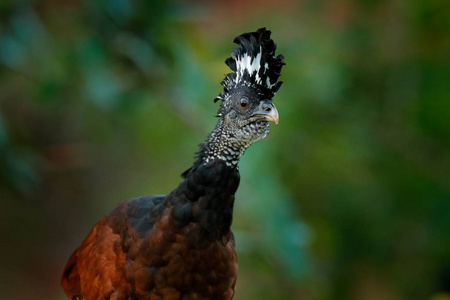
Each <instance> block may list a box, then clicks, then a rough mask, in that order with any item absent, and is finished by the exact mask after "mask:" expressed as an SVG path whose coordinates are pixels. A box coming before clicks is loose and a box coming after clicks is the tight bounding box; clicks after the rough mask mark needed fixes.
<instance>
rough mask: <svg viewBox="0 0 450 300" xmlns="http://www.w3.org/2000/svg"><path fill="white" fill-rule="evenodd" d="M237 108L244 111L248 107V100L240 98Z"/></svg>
mask: <svg viewBox="0 0 450 300" xmlns="http://www.w3.org/2000/svg"><path fill="white" fill-rule="evenodd" d="M239 106H240V107H241V108H243V109H246V108H247V106H248V100H247V99H246V98H242V99H241V101H240V102H239Z"/></svg>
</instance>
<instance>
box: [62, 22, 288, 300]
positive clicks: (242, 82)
mask: <svg viewBox="0 0 450 300" xmlns="http://www.w3.org/2000/svg"><path fill="white" fill-rule="evenodd" d="M235 42H236V43H237V44H238V48H237V49H236V50H235V51H233V53H232V56H231V57H230V58H228V59H227V60H226V63H227V65H228V66H229V67H230V68H231V70H232V71H234V73H230V74H227V75H226V77H225V79H224V80H223V81H222V84H223V85H224V91H223V92H222V93H221V94H220V95H219V96H218V97H217V98H216V101H217V100H221V101H222V103H221V106H220V109H219V112H218V117H219V119H218V122H217V125H216V127H215V128H214V130H213V131H212V132H211V133H210V135H209V136H208V138H207V140H206V142H205V143H204V144H202V145H201V146H200V151H199V152H198V153H197V159H196V161H195V162H194V164H193V166H192V167H191V168H190V169H188V170H187V171H185V172H184V173H183V174H182V176H183V178H184V179H183V181H182V182H181V183H180V185H179V186H178V187H177V188H176V189H174V190H173V191H172V192H171V193H170V194H169V195H167V196H165V195H156V196H143V197H139V198H134V199H130V200H127V201H125V202H123V203H121V204H120V205H119V206H117V207H116V208H115V209H113V210H112V211H111V212H110V213H108V214H107V215H105V216H104V217H103V218H102V219H101V220H100V221H99V222H98V223H97V224H96V225H95V226H94V228H93V229H92V231H91V232H90V233H89V235H88V236H87V237H86V239H85V240H84V242H83V243H82V244H81V246H80V247H78V248H77V249H76V250H75V252H74V253H73V254H72V256H71V258H70V259H69V261H68V263H67V265H66V268H65V271H64V274H63V277H62V286H63V288H64V290H65V292H66V294H67V295H68V296H69V297H71V298H73V299H77V298H83V299H152V300H154V299H219V300H220V299H231V298H232V297H233V294H234V286H235V283H236V273H237V261H236V252H235V250H234V238H233V234H232V232H231V230H230V226H231V223H232V216H233V205H234V200H235V196H234V195H235V192H236V190H237V188H238V186H239V181H240V176H239V170H238V162H239V158H240V157H241V155H242V154H243V153H244V152H245V150H246V149H247V148H248V147H249V146H250V145H251V144H252V143H254V142H256V141H258V140H260V139H262V138H265V137H266V136H267V134H268V132H269V124H268V123H269V122H275V123H277V122H278V112H277V110H276V108H275V106H274V105H273V103H272V97H273V96H274V95H275V93H276V92H277V90H278V89H279V87H280V85H281V82H278V81H277V80H278V77H279V75H280V71H281V67H282V65H283V64H284V63H283V61H282V60H283V57H282V56H280V55H279V56H277V57H275V49H276V45H275V43H274V42H273V41H272V40H271V39H270V31H268V30H266V29H264V28H262V29H259V30H258V31H256V32H252V33H245V34H243V35H241V36H238V37H237V38H236V39H235Z"/></svg>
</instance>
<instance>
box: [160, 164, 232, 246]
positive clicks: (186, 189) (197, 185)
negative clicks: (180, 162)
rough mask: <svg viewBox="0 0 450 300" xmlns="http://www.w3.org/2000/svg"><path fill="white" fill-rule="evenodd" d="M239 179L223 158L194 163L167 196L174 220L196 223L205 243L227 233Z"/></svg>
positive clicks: (181, 222)
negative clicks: (182, 179)
mask: <svg viewBox="0 0 450 300" xmlns="http://www.w3.org/2000/svg"><path fill="white" fill-rule="evenodd" d="M239 181H240V176H239V172H238V170H237V168H234V167H230V166H228V165H227V164H226V163H225V162H224V161H221V160H216V161H214V162H209V163H206V164H199V165H194V166H193V167H192V168H191V169H189V170H188V173H187V174H186V175H185V179H184V181H183V182H182V183H181V184H180V185H179V186H178V188H177V189H175V190H174V191H173V192H172V193H171V195H169V196H168V203H169V206H172V217H173V219H174V220H176V221H177V222H178V224H179V226H182V227H183V226H187V225H188V224H191V223H194V224H198V226H200V230H201V233H202V236H201V238H202V239H203V240H204V241H205V242H208V241H211V240H217V239H218V240H220V239H221V237H223V236H226V235H229V232H230V226H231V222H232V216H233V206H234V194H235V193H236V190H237V188H238V186H239Z"/></svg>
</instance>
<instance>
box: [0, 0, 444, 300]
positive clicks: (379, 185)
mask: <svg viewBox="0 0 450 300" xmlns="http://www.w3.org/2000/svg"><path fill="white" fill-rule="evenodd" d="M233 3H234V2H231V3H229V2H225V1H218V2H208V3H204V2H196V1H190V2H182V1H156V0H155V1H153V0H152V1H140V0H110V1H106V0H102V1H62V2H61V1H59V2H58V1H50V2H49V1H43V2H38V1H31V0H23V1H2V2H1V3H0V179H1V182H0V197H1V205H2V211H3V215H2V219H1V220H0V228H2V231H1V233H2V236H3V237H4V238H5V239H6V246H5V247H2V249H0V257H1V258H2V260H4V261H2V270H1V272H0V289H1V290H2V291H3V295H4V298H11V299H33V298H36V299H62V298H63V296H62V291H61V289H60V288H59V287H58V284H57V283H58V282H59V276H60V272H61V270H62V267H63V264H64V263H65V261H66V259H67V257H68V256H69V255H70V251H72V250H73V249H74V247H75V246H76V245H77V244H78V243H79V242H80V240H81V239H82V238H83V237H84V235H85V233H86V232H87V231H88V230H89V229H90V228H91V226H92V225H93V224H94V222H95V221H96V220H97V219H98V218H99V217H100V216H101V215H102V214H103V213H105V212H106V211H108V210H109V209H111V208H112V207H113V206H114V205H115V204H117V203H118V202H119V201H122V200H124V199H126V198H129V197H134V196H137V195H141V194H157V193H167V192H170V190H171V189H173V188H174V187H175V186H176V185H177V184H178V183H179V182H180V180H181V179H180V177H179V174H181V173H182V172H183V171H184V170H185V169H187V168H188V167H190V164H191V162H192V161H193V156H194V152H195V151H197V146H196V145H197V144H198V143H200V142H202V141H203V140H204V139H205V138H206V135H207V133H208V132H209V130H210V129H212V127H213V124H214V121H215V119H214V118H213V116H214V114H215V113H216V110H217V108H218V106H217V104H214V103H213V101H212V100H213V99H214V97H215V96H216V95H217V94H218V93H219V92H220V91H221V86H220V85H219V82H220V80H221V79H222V78H223V75H224V74H225V73H227V72H228V69H227V67H226V66H225V64H224V63H223V61H224V59H225V58H226V57H227V56H228V55H229V54H230V50H231V49H232V46H231V42H232V39H233V37H234V36H235V35H237V34H240V33H242V32H244V31H251V30H255V29H257V28H258V27H262V26H266V27H267V28H269V29H271V30H272V31H273V38H274V40H275V41H276V42H277V43H278V48H279V52H280V53H282V54H284V55H285V57H286V59H285V61H286V63H287V65H286V66H285V68H284V69H283V74H282V77H281V80H283V81H284V82H285V83H284V85H283V86H282V88H281V89H280V91H279V93H278V94H277V95H276V98H275V104H276V105H277V108H278V110H279V112H280V124H279V125H277V126H272V128H271V136H270V137H269V138H268V139H267V140H265V141H263V142H261V143H258V144H257V145H254V146H253V147H252V148H251V149H249V150H248V152H247V153H246V155H245V156H244V157H243V158H242V162H241V166H240V167H241V174H242V180H241V187H240V189H239V194H238V196H237V202H236V211H235V216H234V225H233V230H234V232H235V233H236V239H237V250H238V254H239V263H240V269H239V277H238V285H237V294H236V297H235V299H324V300H326V299H438V298H439V297H448V294H449V293H450V287H449V278H450V260H449V256H448V253H450V238H449V237H450V235H449V234H448V233H447V231H448V228H449V227H450V204H449V203H450V176H449V175H448V173H449V170H450V122H448V120H449V119H450V101H449V99H450V90H449V88H448V86H449V82H450V59H449V55H448V53H449V46H450V40H449V37H450V23H449V22H450V21H449V20H450V19H449V18H448V16H447V15H448V13H446V12H447V10H448V5H447V4H446V2H445V1H422V0H421V1H412V2H398V1H397V2H395V1H393V2H392V1H341V0H339V1H309V2H308V1H306V2H300V3H297V2H294V1H287V2H286V3H285V4H283V5H281V4H278V5H277V4H272V3H270V4H269V3H266V4H261V3H260V2H257V1H249V2H246V3H247V4H246V5H241V4H239V5H238V6H236V5H235V4H233ZM235 6H236V8H235ZM5 258H6V259H5ZM43 274H45V275H43ZM25 285H26V286H29V287H30V288H29V289H26V290H24V289H22V288H21V287H22V286H25ZM433 297H434V298H433ZM439 299H440V298H439Z"/></svg>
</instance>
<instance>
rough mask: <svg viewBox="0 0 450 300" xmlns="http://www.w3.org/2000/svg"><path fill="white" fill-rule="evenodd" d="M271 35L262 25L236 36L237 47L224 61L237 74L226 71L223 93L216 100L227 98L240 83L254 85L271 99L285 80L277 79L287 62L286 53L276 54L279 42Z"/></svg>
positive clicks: (262, 95) (261, 93)
mask: <svg viewBox="0 0 450 300" xmlns="http://www.w3.org/2000/svg"><path fill="white" fill-rule="evenodd" d="M270 34H271V31H269V30H266V29H265V28H260V29H258V30H257V31H256V32H249V33H244V34H241V35H240V36H237V37H236V38H235V39H234V41H233V42H234V43H236V44H237V45H238V47H237V48H236V49H235V50H234V51H233V52H232V53H231V57H229V58H227V59H226V60H225V63H226V64H227V65H228V66H229V67H230V69H231V70H232V71H234V73H229V74H227V75H226V76H225V78H224V80H222V82H221V84H222V85H223V86H224V92H223V93H221V94H220V95H219V96H218V97H217V98H216V99H215V101H217V100H225V98H226V95H227V94H228V93H229V92H230V91H231V90H232V89H234V88H236V87H238V86H240V85H246V86H248V87H253V88H255V89H256V91H257V92H258V95H259V96H260V97H263V98H265V99H272V97H273V96H274V95H275V93H276V92H277V91H278V89H279V88H280V86H281V84H282V83H283V82H282V81H277V80H278V77H279V76H280V72H281V68H282V67H283V65H284V64H285V63H284V62H283V59H284V56H283V55H278V56H276V57H275V50H276V49H277V45H276V44H275V43H274V42H273V40H272V39H271V38H270Z"/></svg>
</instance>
